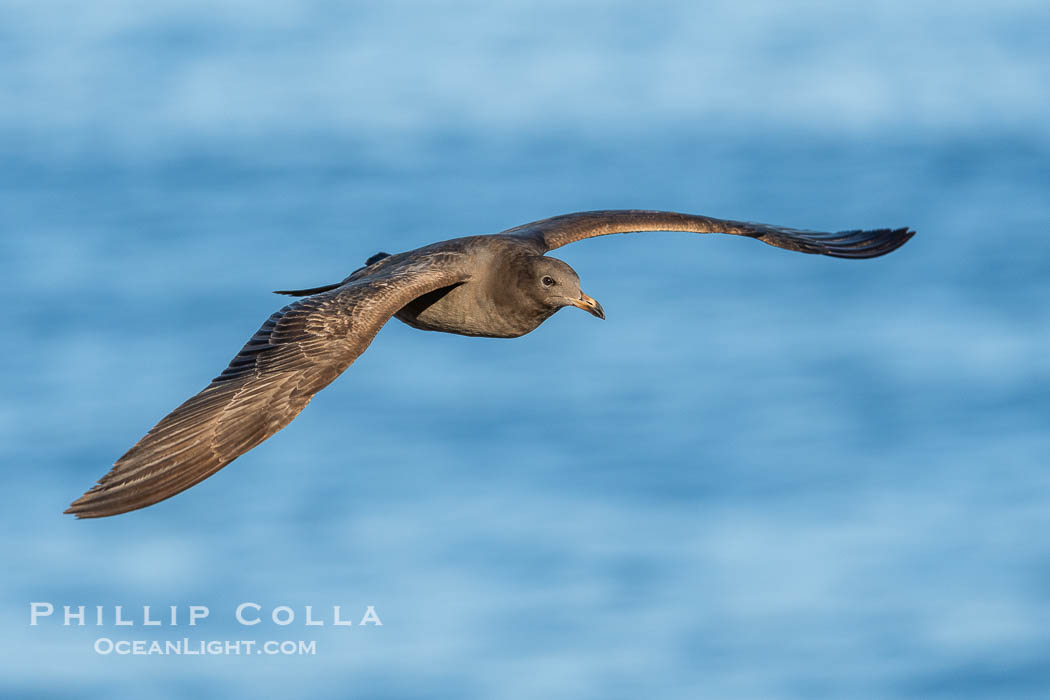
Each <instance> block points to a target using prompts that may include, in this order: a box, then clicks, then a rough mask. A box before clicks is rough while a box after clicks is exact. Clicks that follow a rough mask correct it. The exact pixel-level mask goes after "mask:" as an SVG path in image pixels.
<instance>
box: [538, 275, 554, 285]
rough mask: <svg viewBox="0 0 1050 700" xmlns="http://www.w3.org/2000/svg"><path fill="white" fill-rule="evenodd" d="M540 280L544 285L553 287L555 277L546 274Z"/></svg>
mask: <svg viewBox="0 0 1050 700" xmlns="http://www.w3.org/2000/svg"><path fill="white" fill-rule="evenodd" d="M540 282H543V286H544V287H553V286H554V278H553V277H551V276H550V275H544V276H543V279H541V280H540Z"/></svg>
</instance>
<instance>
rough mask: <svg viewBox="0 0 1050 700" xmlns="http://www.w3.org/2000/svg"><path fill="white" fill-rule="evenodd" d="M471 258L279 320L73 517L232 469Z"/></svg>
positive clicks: (416, 269) (373, 281)
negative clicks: (395, 317) (408, 306)
mask: <svg viewBox="0 0 1050 700" xmlns="http://www.w3.org/2000/svg"><path fill="white" fill-rule="evenodd" d="M461 257H462V256H459V255H456V254H452V253H443V254H431V255H424V256H421V257H419V258H415V259H413V260H411V261H407V262H405V263H404V264H401V265H398V266H388V267H387V268H385V269H383V270H382V273H381V274H377V275H375V276H369V277H364V278H358V279H356V280H354V281H352V282H350V283H347V284H345V285H343V286H340V287H338V288H336V289H332V290H329V291H326V292H324V293H321V294H317V295H315V296H310V297H305V298H303V299H300V300H298V301H296V302H295V303H293V304H289V305H288V306H286V307H284V308H283V309H281V310H280V311H278V312H276V313H274V314H273V315H272V316H270V318H269V319H267V321H266V322H265V323H263V325H262V327H260V328H259V330H258V331H257V332H256V333H255V334H254V335H253V336H252V337H251V338H250V339H249V340H248V342H247V343H246V344H245V345H244V347H243V348H242V349H241V351H240V352H239V353H237V355H236V356H235V357H234V358H233V360H232V361H231V362H230V364H229V366H228V367H227V368H226V369H225V370H223V371H222V373H221V374H220V375H219V376H217V377H216V378H215V379H213V380H212V382H211V384H209V385H208V386H207V387H205V388H204V389H203V390H202V391H201V392H200V393H198V394H197V395H196V396H193V397H191V398H189V399H188V400H186V401H185V402H184V403H183V404H182V405H181V406H179V407H178V408H176V409H175V410H174V411H172V412H171V413H169V414H168V415H167V416H166V417H165V418H163V419H162V420H161V421H160V422H159V423H157V425H156V426H154V427H153V429H152V430H150V431H149V432H148V433H147V434H146V436H145V437H143V438H142V439H141V440H139V442H138V443H137V444H135V445H134V446H133V447H132V448H131V449H130V450H128V451H127V452H126V453H125V454H124V455H123V456H122V457H121V458H120V459H118V460H117V461H116V463H115V464H114V466H113V468H112V469H111V470H110V471H109V472H108V473H107V474H105V475H104V476H103V477H102V478H101V479H99V481H98V484H97V485H96V486H94V487H93V488H91V489H90V490H89V491H87V493H85V494H84V495H83V496H81V497H80V498H78V499H77V500H76V501H74V502H73V504H72V505H70V507H69V509H68V510H66V513H72V514H74V515H76V516H77V517H78V518H97V517H103V516H107V515H115V514H117V513H124V512H127V511H130V510H135V509H137V508H143V507H145V506H148V505H152V504H154V503H157V502H158V501H162V500H164V499H166V498H170V497H171V496H174V495H175V494H177V493H179V492H181V491H183V490H185V489H187V488H189V487H191V486H193V485H194V484H197V483H199V482H200V481H202V480H204V479H206V478H207V477H209V476H211V475H212V474H214V473H215V472H217V471H218V470H219V469H222V468H223V467H224V466H226V465H227V464H229V463H230V462H232V461H233V460H234V459H236V458H237V457H238V456H240V455H241V454H244V453H245V452H247V451H248V450H250V449H251V448H253V447H255V446H256V445H258V444H259V443H261V442H262V441H263V440H265V439H266V438H268V437H270V436H271V435H273V434H274V433H276V432H277V431H278V430H280V429H281V428H283V427H284V426H286V425H287V424H288V423H290V422H291V421H292V419H293V418H295V417H296V416H297V415H298V414H299V412H300V411H302V410H303V408H304V407H305V406H306V404H307V403H309V402H310V399H311V398H313V396H314V394H316V393H317V392H318V391H320V390H321V389H323V388H324V387H325V386H327V385H328V384H329V383H331V382H332V380H334V379H335V378H336V377H337V376H339V375H340V374H341V373H342V372H343V371H344V370H345V369H346V368H347V367H349V366H350V365H351V364H352V363H353V361H354V360H355V359H357V357H358V356H359V355H360V354H361V353H362V352H364V351H365V349H366V348H367V347H368V345H369V344H370V343H371V342H372V339H373V338H374V337H375V335H376V333H378V332H379V329H380V328H381V327H382V326H383V324H385V323H386V322H387V321H388V320H389V319H390V317H391V316H393V314H394V313H395V312H397V311H398V310H399V309H400V308H401V307H403V306H404V305H405V304H407V303H409V302H410V301H412V300H413V299H415V298H416V297H419V296H421V295H423V294H426V293H428V292H431V291H433V290H435V289H439V288H441V287H445V286H449V285H451V284H456V283H458V282H462V281H464V280H465V279H466V278H467V277H466V274H465V271H464V269H465V266H464V265H463V264H462V260H461Z"/></svg>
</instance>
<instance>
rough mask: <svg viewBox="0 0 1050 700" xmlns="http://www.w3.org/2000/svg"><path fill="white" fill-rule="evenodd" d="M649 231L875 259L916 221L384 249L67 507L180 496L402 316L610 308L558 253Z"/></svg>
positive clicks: (562, 220)
mask: <svg viewBox="0 0 1050 700" xmlns="http://www.w3.org/2000/svg"><path fill="white" fill-rule="evenodd" d="M640 231H690V232H693V233H728V234H733V235H737V236H747V237H748V238H756V239H758V240H760V241H762V242H763V243H768V244H769V245H772V246H776V247H778V248H785V249H787V250H795V251H798V252H800V253H813V254H818V255H829V256H831V257H836V258H874V257H878V256H880V255H885V254H886V253H889V252H891V251H893V250H896V249H897V248H899V247H900V246H902V245H904V243H905V242H907V240H908V239H909V238H911V237H912V236H913V235H914V232H913V231H910V230H909V229H907V228H899V229H876V230H871V231H859V230H856V231H840V232H838V233H822V232H818V231H805V230H798V229H791V228H785V227H782V226H770V225H767V224H758V223H749V222H743V221H729V220H725V219H714V218H710V217H706V216H694V215H690V214H678V213H675V212H663V211H640V210H613V211H591V212H580V213H575V214H565V215H563V216H555V217H553V218H550V219H544V220H542V221H536V222H533V223H531V224H525V225H524V226H518V227H516V228H512V229H508V230H507V231H504V232H502V233H498V234H494V235H487V236H468V237H466V238H453V239H451V240H447V241H442V242H440V243H434V244H431V245H428V246H424V247H422V248H417V249H416V250H411V251H408V252H407V253H398V254H397V255H388V254H386V253H379V254H377V255H374V256H372V257H371V258H369V259H368V261H367V262H366V264H365V266H364V267H362V268H360V269H358V270H355V271H354V272H353V273H352V274H351V275H350V276H349V277H347V278H346V279H344V280H343V281H342V282H339V283H336V284H329V285H326V286H323V287H315V288H313V289H301V290H295V291H281V292H277V293H278V294H287V295H290V296H297V297H302V298H301V299H299V300H298V301H296V302H294V303H292V304H289V305H288V306H285V307H284V308H283V309H281V310H280V311H278V312H277V313H275V314H273V315H272V316H270V318H269V320H267V321H266V323H264V324H263V325H262V328H260V329H259V330H258V331H257V332H256V333H255V335H253V336H252V337H251V338H250V339H249V340H248V342H247V344H246V345H245V346H244V347H243V348H242V349H241V351H240V352H239V353H237V355H236V357H234V358H233V360H232V361H231V362H230V365H229V367H227V368H226V369H225V370H223V372H222V374H220V375H219V376H218V377H216V378H215V379H213V380H212V382H211V384H209V385H208V386H207V387H205V388H204V390H203V391H201V392H200V393H199V394H197V395H196V396H193V397H191V398H190V399H188V400H187V401H186V402H185V403H183V404H182V405H181V406H179V407H178V408H176V409H175V410H174V411H172V412H171V413H169V414H168V415H167V416H166V417H164V419H162V420H161V421H160V422H159V423H157V425H155V426H154V427H153V429H152V430H150V431H149V432H148V433H147V434H146V436H145V437H143V438H142V439H141V440H139V441H138V443H137V444H136V445H135V446H134V447H132V448H131V449H130V450H128V451H127V453H125V454H124V456H123V457H121V458H120V459H118V460H117V461H116V463H115V465H114V466H113V468H112V469H111V470H110V471H109V472H108V473H107V474H106V475H104V476H103V477H102V478H101V479H99V481H98V484H97V485H96V486H94V487H92V488H91V489H90V490H89V491H88V492H87V493H85V494H84V495H83V496H81V497H80V498H78V499H77V500H76V501H74V502H73V504H72V505H71V506H70V507H69V508H68V509H67V510H66V511H65V512H66V513H72V514H74V515H76V516H77V517H78V518H99V517H104V516H107V515H116V514H118V513H125V512H127V511H131V510H136V509H138V508H144V507H146V506H149V505H152V504H154V503H157V502H158V501H162V500H164V499H166V498H170V497H171V496H174V495H175V494H177V493H179V492H180V491H184V490H186V489H188V488H189V487H191V486H193V485H194V484H197V483H199V482H200V481H202V480H204V479H206V478H208V477H209V476H211V475H212V474H214V473H215V472H217V471H218V470H220V469H222V468H223V467H225V466H226V465H227V464H229V463H230V462H232V461H233V460H234V459H236V458H237V457H239V456H240V455H242V454H244V453H245V452H247V451H248V450H250V449H252V448H253V447H255V446H256V445H258V444H259V443H261V442H262V441H263V440H265V439H266V438H268V437H270V436H271V435H273V434H274V433H276V432H277V431H278V430H280V429H281V428H283V427H284V426H286V425H288V423H290V422H291V420H292V419H293V418H295V417H296V416H297V415H298V414H299V412H300V411H302V410H303V408H304V407H305V406H306V404H308V403H309V402H310V399H311V398H313V395H314V394H316V393H317V392H318V391H320V390H321V389H323V388H325V387H326V386H328V384H329V383H331V382H332V380H334V379H335V378H336V377H338V376H339V375H340V374H341V373H342V372H343V371H344V370H345V369H346V368H347V367H349V366H350V365H351V364H352V363H353V361H354V360H355V359H357V357H358V356H359V355H360V354H361V353H363V352H364V351H365V349H366V348H367V347H368V345H369V343H371V342H372V339H373V338H374V337H375V336H376V333H378V332H379V329H380V328H381V327H382V326H383V324H385V323H386V322H387V321H388V320H389V319H390V318H391V316H393V317H395V318H397V319H398V320H399V321H402V322H404V323H407V324H408V325H410V326H413V327H415V328H420V329H422V330H428V331H441V332H444V333H458V334H460V335H471V336H482V337H489V338H515V337H518V336H521V335H525V334H526V333H528V332H530V331H532V330H534V329H535V328H536V327H537V326H539V325H540V324H541V323H543V322H544V321H545V320H547V319H548V318H550V317H551V315H553V314H554V313H555V312H556V311H558V310H559V309H561V308H563V307H566V306H575V307H577V308H579V309H583V310H584V311H586V312H588V313H590V314H592V315H594V316H597V317H598V318H605V312H604V310H603V309H602V306H601V304H599V303H598V302H597V301H595V300H594V299H592V298H591V297H589V296H587V295H586V294H584V293H583V292H582V291H581V290H580V278H579V276H578V275H577V274H576V272H575V271H574V270H573V269H572V268H571V267H569V266H568V265H567V264H566V263H564V262H562V261H561V260H558V259H556V258H552V257H548V256H547V255H546V254H547V252H548V251H551V250H554V249H555V248H560V247H561V246H563V245H567V244H569V243H572V242H573V241H579V240H582V239H584V238H592V237H594V236H604V235H606V234H610V233H631V232H640Z"/></svg>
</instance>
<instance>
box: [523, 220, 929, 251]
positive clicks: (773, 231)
mask: <svg viewBox="0 0 1050 700" xmlns="http://www.w3.org/2000/svg"><path fill="white" fill-rule="evenodd" d="M638 231H690V232H693V233H729V234H733V235H737V236H747V237H748V238H757V239H758V240H760V241H762V242H763V243H768V244H769V245H772V246H776V247H777V248H786V249H787V250H797V251H799V252H801V253H815V254H818V255H830V256H832V257H835V258H875V257H878V256H880V255H885V254H886V253H889V252H891V251H894V250H896V249H897V248H900V247H901V246H902V245H904V244H905V243H906V242H907V241H908V239H909V238H911V237H912V236H913V235H915V232H914V231H910V230H909V229H907V228H897V229H888V228H880V229H873V230H870V231H860V230H857V231H839V232H837V233H825V232H822V231H805V230H800V229H793V228H786V227H783V226H771V225H769V224H758V223H752V222H748V221H730V220H728V219H714V218H711V217H708V216H694V215H692V214H678V213H676V212H672V211H644V210H637V209H619V210H616V209H614V210H609V211H586V212H579V213H576V214H565V215H563V216H555V217H552V218H550V219H543V220H542V221H534V222H533V223H531V224H525V225H524V226H517V227H515V228H512V229H509V230H507V231H504V232H503V234H504V235H507V234H509V235H513V236H516V237H519V238H525V239H529V240H531V241H533V242H534V243H536V245H537V246H538V247H541V248H543V250H544V252H546V251H548V250H554V249H555V248H560V247H561V246H563V245H568V244H569V243H572V242H573V241H579V240H582V239H584V238H592V237H594V236H604V235H607V234H610V233H633V232H638Z"/></svg>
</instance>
